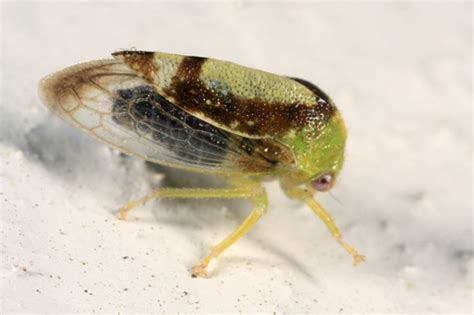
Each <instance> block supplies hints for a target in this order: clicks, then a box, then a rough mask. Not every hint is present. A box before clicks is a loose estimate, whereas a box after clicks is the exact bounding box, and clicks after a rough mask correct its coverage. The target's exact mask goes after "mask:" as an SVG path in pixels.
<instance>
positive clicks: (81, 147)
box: [0, 1, 473, 313]
mask: <svg viewBox="0 0 474 315" xmlns="http://www.w3.org/2000/svg"><path fill="white" fill-rule="evenodd" d="M1 22H2V25H1V26H2V39H1V48H2V50H1V53H2V58H1V62H2V63H1V74H2V91H1V93H2V94H1V111H0V128H1V129H0V154H1V164H0V183H1V187H0V207H1V227H0V233H1V258H2V261H1V284H2V288H1V289H2V292H1V298H2V301H1V302H2V304H1V309H0V311H2V312H34V311H42V312H92V311H95V312H105V311H108V312H144V311H150V312H151V311H154V312H158V311H181V312H188V311H198V312H211V311H212V312H214V311H221V312H231V311H247V312H249V311H254V312H261V311H268V312H270V311H281V312H346V311H347V312H359V311H361V312H372V311H378V312H404V311H406V312H408V311H409V312H466V313H471V312H472V299H473V247H472V241H473V239H472V232H473V231H472V226H473V222H472V161H473V153H472V126H471V124H472V35H473V28H472V4H470V3H469V2H464V3H462V2H457V3H452V4H449V3H443V2H436V3H428V2H418V3H375V2H365V3H364V2H359V3H357V2H354V3H314V4H311V3H300V4H284V3H267V4H250V3H248V2H247V1H235V2H232V3H229V4H218V3H211V2H209V3H202V4H187V3H184V2H181V3H178V4H171V3H142V4H138V3H137V4H130V3H121V4H112V3H102V4H94V3H70V4H60V3H49V4H48V3H36V4H32V3H13V2H10V3H8V2H4V3H3V4H2V15H1ZM131 47H136V48H137V49H141V50H160V51H164V52H174V53H181V54H191V55H202V56H212V57H215V58H220V59H225V60H230V61H234V62H237V63H241V64H243V65H247V66H253V67H256V68H260V69H264V70H268V71H272V72H276V73H281V74H288V75H292V76H297V77H302V78H306V79H308V80H310V81H313V82H315V83H316V84H318V85H319V86H320V87H322V88H323V89H324V90H325V91H327V92H328V93H329V94H330V95H331V96H332V97H333V98H334V100H335V101H336V103H337V104H338V106H339V108H340V110H341V111H342V113H343V116H344V118H345V120H346V122H347V125H348V128H349V143H348V150H347V159H346V160H347V163H346V165H345V169H344V171H343V174H342V176H341V178H340V181H339V184H338V186H337V187H336V188H335V189H334V190H333V195H334V196H335V197H336V198H337V199H338V200H339V202H338V201H336V200H335V198H332V197H331V196H328V195H327V194H326V195H320V196H318V199H319V200H321V202H322V203H323V204H324V205H325V206H326V208H328V210H329V211H330V212H331V213H332V214H333V216H334V217H335V219H336V222H337V223H338V224H339V226H340V227H341V229H342V230H343V233H344V235H345V237H346V239H347V240H348V241H349V242H350V243H352V244H354V245H355V246H356V247H357V248H358V249H359V250H360V251H361V252H363V253H364V254H366V255H367V257H368V260H367V262H366V263H365V264H363V265H362V266H361V267H360V268H353V267H352V265H351V259H350V257H348V256H347V255H346V254H345V253H344V252H343V251H342V250H341V249H340V248H339V247H338V246H337V244H336V243H335V242H334V241H333V240H332V239H331V238H330V236H329V234H328V233H327V231H326V228H325V227H324V226H323V225H322V223H321V222H320V221H319V220H318V219H317V218H316V217H315V216H314V215H313V214H312V213H311V212H310V210H309V209H307V208H306V207H305V206H303V205H300V204H297V203H294V202H291V201H289V200H288V199H286V198H285V196H284V195H283V194H282V192H281V190H280V189H279V186H278V184H277V183H276V182H275V183H270V184H269V185H268V188H269V193H270V211H269V213H268V214H267V215H266V216H265V217H264V218H263V219H262V220H261V221H260V222H259V224H258V225H257V227H256V228H255V229H254V230H252V232H251V233H250V234H249V235H248V237H245V239H243V240H242V241H240V242H238V244H237V245H235V246H234V247H232V248H231V249H230V250H229V251H227V252H226V253H225V254H224V255H223V256H222V258H221V259H220V260H219V262H218V263H217V264H216V266H215V267H216V268H215V269H214V270H213V272H212V274H211V278H209V279H205V280H203V279H192V278H191V277H190V273H189V271H190V268H191V267H192V266H193V264H195V263H196V262H198V260H199V259H200V258H201V257H202V256H203V255H204V254H206V252H207V250H208V248H209V246H210V245H211V244H213V243H215V242H217V241H218V240H220V239H221V238H223V237H224V236H225V235H226V234H227V233H228V232H230V231H231V230H232V229H233V228H234V227H235V226H236V225H237V224H238V223H239V222H240V221H241V220H242V219H243V218H244V217H245V215H246V213H247V211H248V209H247V208H248V204H247V203H245V202H243V203H238V202H226V201H212V202H211V201H203V202H196V201H183V200H181V201H173V200H166V201H157V202H154V203H150V204H149V205H147V206H146V207H143V208H141V209H139V210H137V211H135V212H133V214H132V216H131V219H130V220H129V221H127V222H121V221H118V220H117V218H116V209H117V208H118V207H119V206H120V205H121V204H122V203H124V202H126V201H127V200H130V199H132V198H136V197H139V196H141V195H142V194H144V193H146V192H149V191H150V190H151V189H152V188H153V187H158V186H161V185H183V184H193V183H192V182H193V181H194V184H196V182H200V181H201V179H200V178H195V177H190V176H189V175H187V174H185V173H182V172H172V171H169V170H164V169H163V168H159V169H158V170H157V169H155V168H152V167H150V166H148V165H147V164H145V163H144V162H143V161H141V160H138V159H133V158H127V157H124V156H121V155H119V154H117V153H116V152H114V151H112V150H110V149H109V148H107V147H105V146H104V145H102V144H99V143H97V142H95V141H94V140H92V139H90V138H88V137H87V136H86V135H85V134H82V133H81V132H80V131H79V130H75V129H73V128H72V127H70V126H68V125H66V124H65V123H63V122H62V121H60V119H58V118H57V117H55V116H53V115H52V114H51V113H49V112H48V111H47V110H46V108H45V107H44V106H43V105H42V104H40V102H39V100H38V97H37V95H36V89H37V83H38V80H39V79H40V78H41V77H42V76H44V75H46V74H48V73H51V72H53V71H55V70H57V69H59V68H61V67H64V66H67V65H69V64H72V63H76V62H81V61H85V60H90V59H97V58H103V57H107V56H108V55H109V53H111V52H113V51H115V50H119V49H123V48H131ZM163 172H164V173H166V174H168V175H167V176H168V179H166V180H162V178H163V176H162V175H160V174H162V173H163Z"/></svg>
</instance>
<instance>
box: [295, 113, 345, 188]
mask: <svg viewBox="0 0 474 315" xmlns="http://www.w3.org/2000/svg"><path fill="white" fill-rule="evenodd" d="M292 140H293V142H292V144H291V146H292V150H293V152H294V157H295V160H296V167H297V169H298V170H297V174H298V175H296V176H295V177H294V182H295V184H304V185H306V186H307V187H308V188H309V189H310V190H314V191H321V192H323V191H328V190H330V189H331V188H332V187H333V186H334V183H335V181H336V178H337V176H338V174H339V172H340V170H341V168H342V164H343V161H344V149H345V142H346V128H345V126H344V122H343V121H342V118H341V116H340V115H339V113H336V114H335V115H334V116H333V117H332V118H331V119H330V120H329V121H328V122H327V124H325V125H324V126H322V127H320V128H318V129H315V128H313V129H311V128H308V129H307V130H306V131H303V132H302V133H301V134H299V135H298V134H297V135H295V137H294V139H292Z"/></svg>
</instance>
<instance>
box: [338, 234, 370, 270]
mask: <svg viewBox="0 0 474 315" xmlns="http://www.w3.org/2000/svg"><path fill="white" fill-rule="evenodd" d="M336 240H337V242H338V243H339V244H340V245H341V246H342V247H343V248H344V249H345V250H346V251H347V252H348V253H349V254H350V255H351V256H352V259H353V262H354V267H357V266H358V265H359V264H360V263H361V262H363V261H365V256H364V255H361V254H359V252H357V250H356V249H355V248H354V247H352V246H351V245H349V244H347V243H346V242H344V241H343V240H342V239H341V238H340V237H338V238H337V239H336Z"/></svg>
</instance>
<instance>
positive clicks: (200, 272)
mask: <svg viewBox="0 0 474 315" xmlns="http://www.w3.org/2000/svg"><path fill="white" fill-rule="evenodd" d="M206 267H207V266H203V265H197V266H194V267H193V271H192V277H193V278H207V271H206Z"/></svg>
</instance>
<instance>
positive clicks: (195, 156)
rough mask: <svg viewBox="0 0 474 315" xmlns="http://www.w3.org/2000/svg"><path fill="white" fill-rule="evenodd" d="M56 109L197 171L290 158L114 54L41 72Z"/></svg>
mask: <svg viewBox="0 0 474 315" xmlns="http://www.w3.org/2000/svg"><path fill="white" fill-rule="evenodd" d="M39 95H40V98H41V100H42V101H43V103H44V104H46V105H47V106H48V107H49V109H50V110H51V111H53V112H54V113H56V114H58V115H59V116H60V117H61V118H63V119H64V120H65V121H67V122H68V123H70V124H72V125H74V126H76V127H78V128H80V129H82V130H83V131H85V132H86V133H87V134H89V135H91V136H92V137H94V138H96V139H98V140H100V141H102V142H104V143H106V144H108V145H110V146H112V147H113V148H115V149H118V150H120V151H122V152H124V153H126V154H129V155H134V156H139V157H141V158H143V159H146V160H148V161H151V162H156V163H160V164H164V165H169V166H173V167H179V168H184V169H190V170H193V171H207V172H220V173H245V174H249V173H250V174H251V173H267V172H271V171H274V170H275V169H276V168H277V167H283V166H284V165H290V164H291V163H292V157H291V154H289V152H288V149H287V148H286V147H284V146H282V145H279V144H278V143H275V142H274V141H270V140H265V139H247V138H245V137H242V136H239V135H235V134H232V133H230V132H228V131H225V130H222V129H220V128H217V127H215V126H213V125H211V124H209V123H207V122H205V121H203V120H201V119H199V118H197V117H195V116H193V115H191V114H190V113H188V112H185V111H183V110H182V109H180V108H178V107H176V106H174V104H172V103H171V102H170V101H168V100H167V99H165V98H164V97H163V96H161V95H160V94H159V93H157V91H156V90H155V88H154V87H153V86H152V85H150V84H149V83H148V82H147V81H146V80H145V79H143V78H141V77H139V76H138V75H137V74H136V73H135V72H134V71H132V70H131V69H130V68H129V67H127V66H126V65H124V64H123V63H121V62H119V61H116V60H100V61H92V62H86V63H82V64H78V65H74V66H72V67H69V68H66V69H64V70H61V71H59V72H57V73H54V74H52V75H50V76H48V77H46V78H44V79H43V80H42V81H41V83H40V87H39Z"/></svg>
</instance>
